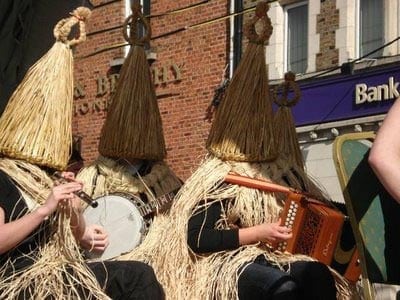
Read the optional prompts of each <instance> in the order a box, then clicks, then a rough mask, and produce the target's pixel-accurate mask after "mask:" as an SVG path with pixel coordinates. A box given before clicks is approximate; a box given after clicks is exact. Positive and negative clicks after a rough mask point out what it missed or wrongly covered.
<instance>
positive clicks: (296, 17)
mask: <svg viewBox="0 0 400 300" xmlns="http://www.w3.org/2000/svg"><path fill="white" fill-rule="evenodd" d="M287 18H288V28H287V34H288V51H287V53H288V71H292V72H295V73H305V72H306V70H307V37H308V35H307V28H308V6H307V5H306V4H305V5H301V6H297V7H294V8H290V9H288V10H287Z"/></svg>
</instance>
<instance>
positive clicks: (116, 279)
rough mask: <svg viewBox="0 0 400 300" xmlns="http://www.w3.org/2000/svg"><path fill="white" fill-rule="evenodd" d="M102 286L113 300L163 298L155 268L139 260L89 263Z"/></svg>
mask: <svg viewBox="0 0 400 300" xmlns="http://www.w3.org/2000/svg"><path fill="white" fill-rule="evenodd" d="M88 267H89V268H90V269H91V270H92V271H93V273H94V274H95V276H96V278H97V281H98V282H99V284H100V286H101V287H104V288H105V292H106V294H107V295H108V296H109V297H110V298H112V299H113V300H150V299H151V300H153V299H154V300H161V299H164V298H165V297H164V292H163V289H162V287H161V285H160V283H159V282H158V281H157V278H156V275H155V274H154V271H153V269H152V268H151V267H150V266H149V265H147V264H145V263H142V262H138V261H105V262H102V263H99V262H95V263H88Z"/></svg>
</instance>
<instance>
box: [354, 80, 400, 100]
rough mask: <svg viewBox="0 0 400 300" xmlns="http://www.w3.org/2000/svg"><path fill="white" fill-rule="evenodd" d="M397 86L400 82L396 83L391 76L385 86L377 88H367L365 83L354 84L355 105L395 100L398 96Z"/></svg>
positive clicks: (399, 94)
mask: <svg viewBox="0 0 400 300" xmlns="http://www.w3.org/2000/svg"><path fill="white" fill-rule="evenodd" d="M399 84H400V82H396V81H395V80H394V77H393V76H391V77H389V80H388V83H387V84H381V85H377V86H368V85H366V84H365V83H359V84H356V95H355V97H356V99H355V101H356V104H363V103H365V102H367V103H369V102H375V101H382V100H389V99H396V98H398V97H399V96H400V93H399V90H398V87H399Z"/></svg>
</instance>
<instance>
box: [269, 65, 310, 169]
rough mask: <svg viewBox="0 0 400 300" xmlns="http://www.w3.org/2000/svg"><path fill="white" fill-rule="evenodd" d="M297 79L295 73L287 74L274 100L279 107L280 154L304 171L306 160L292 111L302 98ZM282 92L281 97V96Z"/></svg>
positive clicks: (276, 89) (276, 117) (276, 119)
mask: <svg viewBox="0 0 400 300" xmlns="http://www.w3.org/2000/svg"><path fill="white" fill-rule="evenodd" d="M295 77H296V76H295V74H294V73H292V72H287V73H286V74H285V81H284V82H283V83H281V84H279V85H277V86H276V87H275V89H274V93H273V99H274V102H275V103H276V104H277V105H278V111H277V112H276V114H275V122H274V123H275V128H276V129H275V132H276V136H279V137H280V141H281V142H280V143H279V149H280V150H279V153H281V154H283V155H285V156H286V158H287V159H290V160H292V164H295V165H297V167H298V168H299V169H301V170H302V169H304V160H303V156H302V154H301V151H300V146H299V141H298V139H297V134H296V127H295V125H294V120H293V116H292V111H291V107H293V106H295V105H296V104H297V103H298V102H299V100H300V97H301V95H300V89H299V86H298V85H297V83H296V82H295ZM280 90H281V95H279V91H280ZM290 90H292V92H293V93H294V95H293V98H292V99H289V92H290Z"/></svg>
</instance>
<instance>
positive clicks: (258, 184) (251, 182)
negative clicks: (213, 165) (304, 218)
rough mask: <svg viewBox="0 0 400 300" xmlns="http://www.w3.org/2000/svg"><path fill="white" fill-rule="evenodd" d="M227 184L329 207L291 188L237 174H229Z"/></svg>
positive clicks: (226, 177) (311, 196)
mask: <svg viewBox="0 0 400 300" xmlns="http://www.w3.org/2000/svg"><path fill="white" fill-rule="evenodd" d="M225 182H227V183H231V184H237V185H241V186H245V187H249V188H253V189H258V190H262V191H267V192H272V193H283V194H287V195H288V197H289V198H302V199H301V201H306V202H310V203H315V204H319V205H325V206H328V203H326V202H323V201H320V200H317V199H316V198H317V197H315V196H313V195H311V194H309V193H306V192H302V191H299V190H296V189H293V188H289V187H286V186H283V185H280V184H277V183H274V182H272V181H267V180H263V179H255V178H251V177H247V176H242V175H238V174H235V173H228V174H227V175H226V176H225Z"/></svg>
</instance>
